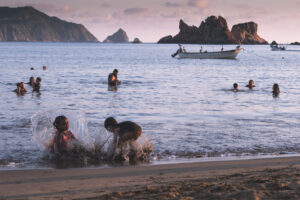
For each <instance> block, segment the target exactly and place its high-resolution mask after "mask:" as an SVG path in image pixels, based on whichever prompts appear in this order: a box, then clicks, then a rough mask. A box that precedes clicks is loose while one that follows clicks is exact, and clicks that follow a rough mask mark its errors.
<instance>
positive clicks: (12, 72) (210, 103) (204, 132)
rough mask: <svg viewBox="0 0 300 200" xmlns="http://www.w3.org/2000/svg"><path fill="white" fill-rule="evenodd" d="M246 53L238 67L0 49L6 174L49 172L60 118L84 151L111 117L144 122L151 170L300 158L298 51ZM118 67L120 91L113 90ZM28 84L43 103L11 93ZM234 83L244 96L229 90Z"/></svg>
mask: <svg viewBox="0 0 300 200" xmlns="http://www.w3.org/2000/svg"><path fill="white" fill-rule="evenodd" d="M202 46H203V49H204V50H208V51H219V50H220V49H221V46H220V45H202ZM242 47H243V48H244V50H243V51H241V53H240V54H239V55H238V57H237V59H235V60H197V59H177V58H172V57H171V54H172V53H174V52H175V51H176V50H177V48H178V46H177V45H175V44H101V43H13V42H12V43H0V52H1V54H0V95H1V104H0V168H2V169H4V168H11V169H15V168H19V167H25V168H28V167H51V166H52V165H51V163H50V162H48V160H45V159H44V157H45V145H47V143H49V140H51V135H53V131H54V129H53V127H52V122H53V120H54V118H55V116H57V115H61V114H65V115H66V116H67V117H68V118H69V121H70V125H71V127H70V130H71V131H72V132H73V133H74V134H75V136H77V137H78V138H80V140H81V141H83V143H85V144H87V146H89V144H90V146H92V144H96V143H97V142H98V143H100V144H102V143H101V142H103V141H105V140H106V138H108V137H110V133H108V132H107V131H106V130H105V129H104V126H103V122H104V120H105V118H106V117H109V116H113V117H115V118H116V119H117V120H118V121H120V122H121V121H127V120H130V121H134V122H136V123H138V124H139V125H140V126H141V127H142V129H143V135H144V136H145V137H146V138H147V139H148V140H149V141H151V144H153V151H152V153H151V155H150V163H151V162H154V161H157V160H158V161H164V162H168V161H170V162H174V160H175V161H176V160H178V161H180V159H187V158H189V159H193V158H203V157H205V158H207V157H209V158H220V157H226V156H233V157H240V156H262V155H278V154H296V153H300V123H299V122H300V79H299V77H300V70H299V69H300V52H299V51H277V52H276V51H270V47H269V46H268V45H244V46H242ZM185 48H186V50H187V51H199V49H200V45H185ZM233 48H235V46H234V45H224V50H228V49H233ZM288 49H294V50H295V49H297V46H289V47H288ZM299 49H300V47H299ZM42 66H47V70H45V71H44V70H42ZM31 67H33V68H34V70H30V68H31ZM115 68H117V69H118V70H119V76H118V77H119V79H120V80H121V81H122V84H121V85H120V86H119V87H118V88H117V90H112V89H111V88H109V87H108V86H107V76H108V74H109V73H111V72H112V71H113V69H115ZM30 76H34V77H41V78H42V82H41V93H40V94H37V93H32V92H31V90H32V89H31V88H30V87H29V86H28V85H27V90H28V91H29V92H28V93H27V94H26V95H24V96H17V95H16V94H15V93H14V92H12V91H13V90H14V89H15V88H16V83H17V82H21V81H23V82H28V81H29V77H30ZM250 79H252V80H254V84H255V85H256V87H255V88H254V90H249V89H247V88H246V87H245V85H247V83H248V81H249V80H250ZM235 82H237V83H238V84H239V87H240V89H241V90H242V91H240V92H232V91H229V89H231V88H232V84H233V83H235ZM274 83H278V84H279V86H280V90H281V93H280V95H279V96H278V97H277V98H274V97H273V96H272V85H273V84H274ZM99 141H100V142H99Z"/></svg>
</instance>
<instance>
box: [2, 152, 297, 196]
mask: <svg viewBox="0 0 300 200" xmlns="http://www.w3.org/2000/svg"><path fill="white" fill-rule="evenodd" d="M299 172H300V157H299V156H289V157H277V158H261V159H247V160H231V161H208V162H189V163H177V164H162V165H144V166H141V165H137V166H123V167H113V168H80V169H61V170H57V169H25V170H6V171H4V170H3V171H0V176H1V180H0V199H24V198H26V199H27V198H28V199H49V198H52V199H57V198H62V197H63V198H66V199H74V198H76V199H87V198H89V199H141V198H144V199H145V198H149V199H150V197H151V199H183V198H185V199H197V198H200V196H197V195H208V196H203V197H201V198H204V199H219V198H221V197H224V195H225V196H226V195H229V196H230V195H246V196H247V195H248V196H249V195H250V196H255V197H257V198H256V199H259V197H260V196H261V197H265V196H264V195H269V196H267V197H270V198H271V199H272V198H274V196H272V195H277V194H276V191H277V192H278V191H280V194H281V193H282V192H283V191H286V192H285V193H284V194H282V195H290V196H291V197H300V190H299V188H300V173H299ZM224 181H225V183H226V184H227V185H224V184H223V182H224ZM239 181H240V182H239ZM249 184H250V186H249ZM270 184H271V186H272V187H273V186H274V187H273V189H274V188H275V189H276V187H277V189H276V190H275V191H273V192H272V191H271V190H272V187H271V186H270V187H271V189H270V188H269V185H270ZM228 185H230V187H229V188H228ZM186 187H188V188H186ZM239 187H241V188H239ZM281 187H282V188H281ZM216 188H219V190H218V192H216V191H215V189H216ZM226 188H227V189H226ZM253 188H254V189H253ZM260 188H261V189H260ZM268 188H269V189H268ZM287 188H288V189H287ZM293 188H297V189H298V190H297V189H293ZM199 190H201V191H202V190H203V192H201V193H199V192H197V191H199ZM245 191H246V193H245ZM262 191H264V193H263V192H262ZM297 191H298V192H297ZM193 192H194V193H193ZM274 192H275V193H274ZM216 195H217V196H216ZM270 195H271V196H270ZM293 195H294V196H293ZM295 195H296V196H295ZM297 195H299V196H297ZM187 197H189V198H187ZM209 197H211V198H209ZM240 197H241V196H238V197H237V198H236V199H245V198H240ZM228 198H229V197H228ZM221 199H226V198H221ZM231 199H235V198H234V197H233V198H231ZM247 199H249V198H247ZM254 199H255V198H254Z"/></svg>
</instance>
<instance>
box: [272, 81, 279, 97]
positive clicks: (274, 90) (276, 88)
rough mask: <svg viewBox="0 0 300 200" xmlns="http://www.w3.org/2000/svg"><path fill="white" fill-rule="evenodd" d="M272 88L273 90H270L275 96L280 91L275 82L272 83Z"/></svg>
mask: <svg viewBox="0 0 300 200" xmlns="http://www.w3.org/2000/svg"><path fill="white" fill-rule="evenodd" d="M272 89H273V91H272V93H273V96H274V97H277V96H278V95H279V93H280V89H279V85H278V84H277V83H274V85H273V88H272Z"/></svg>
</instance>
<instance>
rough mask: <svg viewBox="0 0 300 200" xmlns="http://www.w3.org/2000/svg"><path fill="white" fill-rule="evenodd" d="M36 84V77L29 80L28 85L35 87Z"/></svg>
mask: <svg viewBox="0 0 300 200" xmlns="http://www.w3.org/2000/svg"><path fill="white" fill-rule="evenodd" d="M34 83H35V81H34V77H33V76H31V77H30V78H29V82H28V83H27V84H28V85H30V86H31V87H33V85H34Z"/></svg>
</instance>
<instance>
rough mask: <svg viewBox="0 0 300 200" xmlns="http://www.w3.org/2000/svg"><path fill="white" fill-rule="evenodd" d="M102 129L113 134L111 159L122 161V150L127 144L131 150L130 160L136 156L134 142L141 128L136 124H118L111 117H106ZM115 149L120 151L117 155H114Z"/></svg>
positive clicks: (139, 134) (128, 122) (135, 143)
mask: <svg viewBox="0 0 300 200" xmlns="http://www.w3.org/2000/svg"><path fill="white" fill-rule="evenodd" d="M104 127H105V128H106V129H107V130H108V131H109V132H112V133H113V134H114V139H113V147H112V148H113V149H112V151H113V152H112V157H113V158H114V159H117V160H118V159H122V156H123V150H124V148H125V147H126V145H127V144H129V146H130V150H131V152H130V153H131V156H130V159H132V158H134V157H135V156H136V155H135V154H136V152H137V146H138V145H137V142H136V140H137V139H138V138H139V137H140V136H141V134H142V128H141V127H140V126H139V125H138V124H136V123H134V122H131V121H125V122H121V123H118V122H117V121H116V120H115V119H114V118H113V117H108V118H107V119H106V120H105V121H104ZM117 149H119V150H120V153H119V154H116V151H117ZM123 159H124V158H123Z"/></svg>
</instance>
